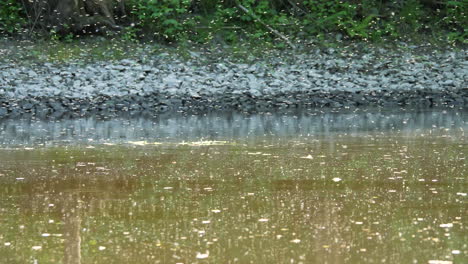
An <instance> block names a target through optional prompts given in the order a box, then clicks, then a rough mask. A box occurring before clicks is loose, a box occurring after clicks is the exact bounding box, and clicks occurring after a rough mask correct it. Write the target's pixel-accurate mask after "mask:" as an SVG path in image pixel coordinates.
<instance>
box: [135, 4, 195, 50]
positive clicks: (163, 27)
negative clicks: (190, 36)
mask: <svg viewBox="0 0 468 264" xmlns="http://www.w3.org/2000/svg"><path fill="white" fill-rule="evenodd" d="M129 2H130V6H131V15H132V16H133V17H134V18H135V19H136V20H137V21H138V23H137V25H138V26H139V27H141V28H146V29H148V30H151V31H152V32H154V33H155V35H156V36H158V37H159V38H162V39H165V40H168V41H173V40H181V39H185V38H186V35H187V30H188V29H189V26H192V25H193V22H192V21H191V17H190V10H189V8H190V4H191V2H192V1H191V0H131V1H129Z"/></svg>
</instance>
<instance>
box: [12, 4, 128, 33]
mask: <svg viewBox="0 0 468 264" xmlns="http://www.w3.org/2000/svg"><path fill="white" fill-rule="evenodd" d="M21 1H22V3H23V5H24V6H25V8H26V10H27V13H28V17H29V20H30V23H31V27H32V28H36V27H41V28H45V29H54V30H55V31H56V32H58V33H68V32H74V33H95V32H103V33H105V32H107V31H109V30H118V29H119V28H120V27H119V26H118V25H117V24H116V23H115V18H114V10H116V8H119V9H120V11H123V1H124V0H21Z"/></svg>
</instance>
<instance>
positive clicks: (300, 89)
mask: <svg viewBox="0 0 468 264" xmlns="http://www.w3.org/2000/svg"><path fill="white" fill-rule="evenodd" d="M191 56H192V57H191V58H190V59H185V60H181V59H179V58H177V57H175V56H171V55H168V54H161V55H158V56H153V57H151V58H147V57H145V58H142V59H141V60H139V59H136V60H129V59H125V60H120V61H114V62H95V63H87V64H84V63H80V62H69V63H65V64H59V63H55V64H54V63H42V64H33V65H31V66H19V65H17V64H14V63H10V64H8V63H1V64H0V119H1V118H18V117H21V116H35V117H38V118H48V117H54V118H60V117H64V116H67V117H83V116H92V115H111V116H112V115H119V114H129V115H159V114H161V113H167V112H186V113H206V112H210V111H239V112H272V111H278V110H288V109H289V110H291V109H298V108H325V107H326V108H348V109H349V108H356V107H405V106H411V107H462V108H463V107H465V106H466V105H468V60H467V58H468V54H467V53H466V52H465V51H458V52H454V51H451V52H434V53H429V54H416V53H415V52H411V51H404V52H403V51H401V52H397V51H388V50H383V49H375V50H374V51H372V52H366V53H362V54H353V53H349V52H348V53H346V52H344V51H339V50H334V49H327V50H319V49H317V50H315V51H310V52H307V53H305V52H302V53H300V54H289V55H288V56H287V58H288V60H287V61H285V60H284V59H282V58H283V57H282V56H269V57H267V58H264V59H260V60H257V62H255V63H250V64H247V63H234V62H232V61H230V60H229V59H223V58H220V59H216V60H206V59H205V58H204V54H202V53H196V52H192V53H191Z"/></svg>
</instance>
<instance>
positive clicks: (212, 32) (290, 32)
mask: <svg viewBox="0 0 468 264" xmlns="http://www.w3.org/2000/svg"><path fill="white" fill-rule="evenodd" d="M467 10H468V0H451V1H440V0H364V1H357V0H302V1H293V0H218V1H216V0H105V1H97V0H94V1H84V0H80V1H72V0H64V1H56V0H35V1H29V0H28V1H26V0H3V1H1V3H0V32H2V33H3V34H18V33H21V32H23V33H27V34H33V33H34V34H39V35H49V36H52V37H54V38H59V39H70V38H72V37H76V36H81V35H84V34H96V33H97V34H107V35H108V34H112V33H111V32H119V34H120V36H121V37H122V38H123V39H125V40H137V39H154V40H158V41H164V42H168V43H172V42H181V43H186V42H188V41H191V42H195V43H203V44H204V43H209V42H215V43H237V42H240V41H241V40H258V39H262V40H264V41H266V42H269V43H275V44H276V45H278V46H285V45H289V46H293V45H294V44H293V43H297V42H303V41H308V40H311V39H319V40H321V39H324V38H325V37H326V36H327V35H333V37H334V38H336V39H337V40H342V39H343V40H346V39H348V40H365V41H374V42H375V41H381V40H383V39H388V38H390V39H407V38H408V37H409V36H412V37H414V36H420V37H424V38H426V37H427V36H430V37H432V38H436V39H442V40H444V41H448V42H451V43H464V44H466V42H467V39H468V38H467V37H468V33H467V30H468V18H467ZM45 32H46V33H48V34H44V33H45Z"/></svg>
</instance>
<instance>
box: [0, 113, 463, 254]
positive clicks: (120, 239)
mask: <svg viewBox="0 0 468 264" xmlns="http://www.w3.org/2000/svg"><path fill="white" fill-rule="evenodd" d="M375 115H377V116H378V115H379V114H375ZM391 115H392V114H391ZM440 115H441V116H442V117H443V118H442V117H437V116H436V115H432V114H428V115H425V114H421V116H424V121H421V120H420V119H421V118H420V119H418V118H417V117H414V116H410V115H408V116H407V117H405V118H404V119H401V118H400V119H398V118H397V117H396V114H395V116H393V117H388V118H387V117H385V115H384V114H381V119H379V118H375V116H374V119H372V120H374V123H375V122H380V123H384V122H383V121H382V120H393V121H388V122H387V123H386V124H393V125H391V127H393V129H392V128H385V126H381V125H377V126H374V127H367V128H366V127H363V125H362V123H359V122H357V121H358V120H361V119H354V120H355V122H349V123H347V125H345V124H342V125H339V124H335V123H334V122H331V121H322V123H318V124H313V122H312V121H313V120H315V121H316V122H319V121H318V120H322V119H321V118H319V117H307V116H296V117H294V116H293V117H284V116H283V117H279V116H278V117H274V116H266V117H265V116H254V117H249V118H248V119H249V120H248V121H243V119H242V118H241V117H240V116H233V119H232V120H231V121H226V120H222V119H220V118H214V119H209V118H207V119H206V120H204V121H203V118H196V117H186V118H185V120H187V122H189V123H188V124H185V125H176V124H172V125H169V123H164V122H162V121H159V123H158V122H155V123H152V124H149V125H148V127H147V128H146V129H145V128H144V127H145V123H141V124H140V126H136V125H135V124H137V123H138V122H139V121H135V120H127V121H124V120H118V121H106V122H110V123H107V125H104V123H100V122H95V121H92V120H75V121H68V122H70V123H66V124H67V125H64V124H62V125H60V124H59V123H57V124H47V123H40V124H41V126H39V127H35V129H34V130H31V131H29V132H26V131H24V132H18V130H19V127H22V129H24V128H25V127H26V124H28V123H26V122H25V121H24V122H23V121H19V122H17V123H13V122H12V123H4V124H3V126H4V128H8V129H11V128H12V127H16V128H17V129H18V130H17V133H18V134H17V135H20V134H21V133H22V134H23V135H26V134H27V135H28V136H26V137H24V138H22V139H19V141H14V142H13V143H12V142H11V141H12V138H14V137H13V136H11V135H13V134H12V133H13V132H12V131H11V130H10V131H5V130H3V131H2V132H1V133H2V134H1V135H2V140H3V141H2V143H3V144H5V145H11V144H14V145H16V146H15V148H11V147H7V148H3V149H0V230H2V232H1V233H0V256H1V260H0V262H2V263H3V262H4V263H464V262H465V260H466V259H467V253H468V245H467V242H466V233H467V232H466V226H467V221H466V201H467V200H466V199H467V191H466V190H467V187H468V184H467V181H466V175H468V166H467V162H466V157H467V156H468V145H467V142H466V136H465V135H464V132H463V131H464V130H466V125H465V124H466V119H465V116H466V115H465V116H463V113H458V114H456V113H447V114H446V115H447V116H443V114H440ZM421 116H420V117H421ZM314 118H315V119H314ZM354 118H357V117H354ZM252 119H253V120H255V121H252ZM332 119H333V120H335V122H338V121H337V120H341V121H340V122H345V121H344V120H347V118H346V117H345V116H338V115H336V116H333V118H332ZM210 120H211V121H210ZM379 120H380V121H379ZM401 120H406V125H401V124H402V121H401ZM21 122H23V123H21ZM87 122H88V123H87ZM112 122H116V123H112ZM119 122H121V123H119ZM122 122H130V124H131V125H132V127H134V128H135V127H137V128H135V129H134V130H132V131H133V132H125V131H126V129H123V128H122V127H120V126H121V124H122ZM167 122H170V121H167ZM174 122H175V121H174ZM204 122H205V123H204ZM242 122H247V123H249V122H253V123H252V125H251V126H250V127H249V129H245V128H242V127H241V125H240V124H241V123H242ZM255 122H258V123H260V124H255ZM327 122H328V123H327ZM368 123H369V124H370V123H372V122H368ZM71 124H72V125H71ZM80 124H81V125H83V124H87V125H86V126H85V125H83V126H81V128H83V129H84V130H80V129H78V128H77V127H80ZM109 124H113V125H112V126H114V128H113V129H111V126H110V125H109ZM118 124H120V126H119V125H118ZM158 124H159V125H158ZM164 124H166V125H164ZM202 124H205V125H202ZM222 124H225V125H222ZM266 124H277V125H272V126H269V128H268V129H266V128H265V127H267V125H266ZM279 124H284V125H285V126H286V128H282V127H281V125H279ZM327 124H330V125H331V126H329V125H327ZM332 124H335V125H332ZM407 124H414V125H412V126H408V125H407ZM417 124H420V125H417ZM397 125H398V126H397ZM101 126H104V127H107V129H103V130H96V129H98V128H99V127H101ZM204 126H205V129H206V130H208V131H210V130H212V131H220V132H217V133H215V134H214V136H213V138H212V139H217V140H220V141H217V142H214V141H211V142H210V141H208V140H205V141H199V139H201V138H204V139H206V138H207V137H204V136H203V137H202V136H200V135H201V134H198V136H197V134H196V132H195V131H199V132H200V133H202V132H201V131H202V130H203V127H204ZM294 126H297V127H299V128H298V130H296V132H294V133H290V132H288V131H293V130H292V129H293V128H292V127H294ZM327 126H328V128H326V127H327ZM340 126H342V127H343V129H341V128H340ZM54 127H62V128H70V129H71V128H73V129H74V131H80V132H79V133H75V134H60V133H59V134H54V133H52V132H51V131H52V130H53V129H52V128H54ZM236 127H237V129H238V132H235V133H238V134H234V132H231V133H233V134H229V131H231V130H230V129H233V130H235V129H236ZM344 127H348V128H349V129H348V128H344ZM85 128H86V129H88V130H86V129H85ZM101 128H102V127H101ZM255 128H256V129H255ZM312 128H315V129H312ZM41 129H45V131H42V130H41ZM50 129H52V130H50ZM152 129H154V130H152ZM171 129H174V130H172V131H178V132H177V133H178V134H177V133H176V134H177V135H178V136H179V137H178V139H179V141H178V142H177V138H171V141H170V142H168V140H164V139H165V137H167V135H166V134H164V133H169V132H168V131H170V130H171ZM216 129H218V130H216ZM353 129H355V131H354V132H353ZM92 130H94V132H91V131H92ZM241 130H242V131H244V132H242V133H244V134H242V133H241V132H239V131H241ZM267 130H268V131H270V132H271V133H270V134H273V135H276V136H277V137H276V138H281V140H271V135H266V136H265V135H264V136H262V134H261V133H264V131H267ZM41 131H42V132H41ZM97 131H108V132H109V133H108V134H99V135H98V134H96V133H97ZM143 131H146V132H145V133H148V135H149V136H147V137H143V136H142V134H140V133H143ZM164 131H166V132H164ZM252 131H254V132H252ZM255 131H257V132H255ZM258 131H262V132H261V133H260V132H258ZM281 131H283V132H281ZM412 131H418V132H412ZM192 132H193V133H194V135H193V136H192V135H191V134H190V133H192ZM41 133H42V134H41ZM119 133H124V137H120V136H117V135H119ZM125 133H128V134H125ZM171 133H172V132H171ZM223 133H225V134H227V135H224V134H223ZM282 133H284V134H282ZM314 133H315V134H314ZM307 134H310V135H307ZM240 135H242V136H240ZM278 135H282V136H280V137H278ZM88 137H91V138H94V139H95V140H94V142H98V143H96V144H88V143H89V141H87V140H86V139H87V138H88ZM191 137H193V139H195V140H197V141H196V142H195V143H194V144H191V143H187V142H185V143H184V144H179V143H180V142H181V141H183V140H185V141H186V140H189V139H190V138H191ZM236 137H237V138H236ZM75 138H77V139H82V140H83V142H86V143H87V144H78V145H73V144H66V145H65V146H60V145H57V144H56V143H54V145H53V146H50V147H44V145H34V144H33V143H34V142H41V143H46V144H45V145H47V144H48V143H47V142H48V141H47V140H54V141H55V142H61V141H62V140H72V139H75ZM246 139H247V141H246ZM221 140H223V141H221ZM130 141H132V142H139V143H138V144H116V145H106V144H99V142H101V143H103V142H114V143H118V142H127V143H128V142H130ZM145 141H146V142H150V143H151V144H143V143H140V142H145ZM155 141H158V142H160V143H162V144H153V142H155ZM200 142H202V143H203V144H201V143H200ZM19 143H24V144H27V146H24V147H21V146H18V145H19ZM443 261H445V262H443Z"/></svg>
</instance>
